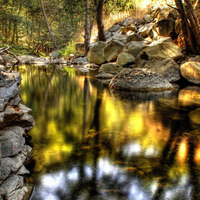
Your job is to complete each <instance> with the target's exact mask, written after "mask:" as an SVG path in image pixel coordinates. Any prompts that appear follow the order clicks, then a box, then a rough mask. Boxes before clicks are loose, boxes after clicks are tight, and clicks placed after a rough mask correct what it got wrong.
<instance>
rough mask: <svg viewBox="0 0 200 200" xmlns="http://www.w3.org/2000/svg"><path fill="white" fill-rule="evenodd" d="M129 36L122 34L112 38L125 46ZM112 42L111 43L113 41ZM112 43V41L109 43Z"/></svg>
mask: <svg viewBox="0 0 200 200" xmlns="http://www.w3.org/2000/svg"><path fill="white" fill-rule="evenodd" d="M127 37H128V36H127V35H123V34H120V33H117V32H116V33H115V34H114V35H113V37H112V40H115V41H119V42H121V43H123V44H125V43H126V41H127ZM112 40H111V41H112ZM109 42H110V41H109Z"/></svg>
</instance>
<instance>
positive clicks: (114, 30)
mask: <svg viewBox="0 0 200 200" xmlns="http://www.w3.org/2000/svg"><path fill="white" fill-rule="evenodd" d="M120 28H121V26H120V25H119V24H114V25H113V26H112V27H111V28H109V29H108V31H109V32H116V31H119V30H120Z"/></svg>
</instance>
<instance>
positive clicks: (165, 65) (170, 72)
mask: <svg viewBox="0 0 200 200" xmlns="http://www.w3.org/2000/svg"><path fill="white" fill-rule="evenodd" d="M144 68H148V69H151V70H154V71H155V72H157V73H159V74H161V75H163V77H165V78H166V79H167V80H168V81H169V82H175V81H178V80H179V79H180V78H181V76H180V69H179V66H178V64H177V63H176V62H174V60H173V59H171V58H166V59H164V60H162V61H160V60H156V59H152V60H148V61H147V62H146V64H145V66H144Z"/></svg>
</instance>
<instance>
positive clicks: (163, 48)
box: [137, 42, 183, 60]
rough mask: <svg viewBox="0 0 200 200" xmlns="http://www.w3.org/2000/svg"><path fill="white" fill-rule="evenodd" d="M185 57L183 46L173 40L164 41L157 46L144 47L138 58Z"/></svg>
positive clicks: (162, 58)
mask: <svg viewBox="0 0 200 200" xmlns="http://www.w3.org/2000/svg"><path fill="white" fill-rule="evenodd" d="M181 57H183V54H182V53H181V48H180V47H178V46H177V45H176V44H174V43H172V42H162V43H159V44H157V45H155V46H149V47H147V48H145V49H143V50H142V51H141V52H140V53H139V54H138V56H137V60H140V59H145V60H150V59H153V58H155V59H158V60H164V59H165V58H172V59H178V58H181Z"/></svg>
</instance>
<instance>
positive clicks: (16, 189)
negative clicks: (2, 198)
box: [1, 175, 25, 200]
mask: <svg viewBox="0 0 200 200" xmlns="http://www.w3.org/2000/svg"><path fill="white" fill-rule="evenodd" d="M23 184H24V179H23V177H22V176H18V175H13V176H11V177H9V178H8V179H7V180H6V181H4V182H3V184H2V185H1V188H3V189H5V190H6V196H7V199H8V200H22V199H23V196H24V194H25V191H24V189H23V192H22V191H21V190H22V188H23Z"/></svg>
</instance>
